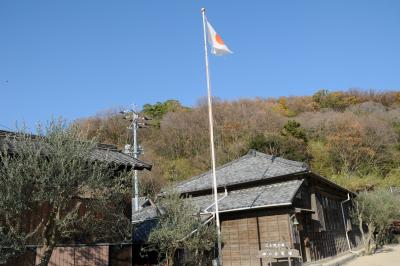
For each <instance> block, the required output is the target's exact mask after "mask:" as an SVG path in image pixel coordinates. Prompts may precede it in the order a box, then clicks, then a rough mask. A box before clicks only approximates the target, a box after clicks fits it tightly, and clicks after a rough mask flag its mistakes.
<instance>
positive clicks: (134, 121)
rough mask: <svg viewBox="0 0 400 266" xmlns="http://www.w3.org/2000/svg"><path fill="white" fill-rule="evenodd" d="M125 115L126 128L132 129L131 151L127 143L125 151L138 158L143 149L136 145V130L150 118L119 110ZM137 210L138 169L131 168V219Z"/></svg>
mask: <svg viewBox="0 0 400 266" xmlns="http://www.w3.org/2000/svg"><path fill="white" fill-rule="evenodd" d="M120 113H121V114H123V115H125V116H124V119H127V120H129V121H130V122H131V125H130V126H129V127H128V129H131V130H132V142H133V151H131V148H132V147H131V146H130V145H129V144H128V145H126V146H125V151H124V152H125V153H127V154H130V155H133V157H134V158H135V159H138V157H139V155H140V154H143V149H142V148H141V147H140V146H139V145H138V142H137V130H138V129H139V128H143V127H147V125H148V124H147V123H144V122H142V120H150V119H149V118H147V117H145V116H140V115H139V113H138V112H137V111H136V110H134V109H129V110H125V111H122V112H120ZM137 210H139V180H138V171H137V170H133V176H132V221H133V214H134V212H135V211H137Z"/></svg>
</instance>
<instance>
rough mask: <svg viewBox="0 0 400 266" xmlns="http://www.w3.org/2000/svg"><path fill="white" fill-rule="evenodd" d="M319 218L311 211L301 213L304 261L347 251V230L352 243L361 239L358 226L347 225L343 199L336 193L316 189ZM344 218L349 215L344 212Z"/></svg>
mask: <svg viewBox="0 0 400 266" xmlns="http://www.w3.org/2000/svg"><path fill="white" fill-rule="evenodd" d="M315 198H316V200H317V201H318V202H319V203H318V204H317V205H319V206H320V207H319V208H318V215H319V216H320V218H319V220H316V218H315V217H316V216H318V215H313V214H310V213H307V214H302V215H299V216H298V219H299V222H300V224H301V227H300V228H301V230H300V237H301V245H302V250H303V254H304V260H305V261H315V260H320V259H323V258H326V257H331V256H335V255H338V254H340V253H342V252H345V251H348V250H349V247H348V243H347V238H346V230H348V234H349V239H350V242H351V244H352V247H355V246H357V245H358V244H359V243H360V241H359V240H360V239H359V237H358V233H357V232H358V231H357V229H356V228H355V227H354V226H352V228H350V229H349V228H347V225H346V227H345V223H344V221H343V214H342V210H341V201H343V199H341V198H339V197H336V196H335V195H332V194H328V193H324V192H322V191H319V192H316V197H315ZM345 219H346V221H347V219H350V217H348V214H346V213H345Z"/></svg>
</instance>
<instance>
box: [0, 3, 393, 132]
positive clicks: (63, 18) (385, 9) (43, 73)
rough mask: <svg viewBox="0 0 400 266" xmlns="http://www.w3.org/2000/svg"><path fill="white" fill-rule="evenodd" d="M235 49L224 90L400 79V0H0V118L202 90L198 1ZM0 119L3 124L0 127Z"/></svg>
mask: <svg viewBox="0 0 400 266" xmlns="http://www.w3.org/2000/svg"><path fill="white" fill-rule="evenodd" d="M201 7H206V8H207V14H208V18H209V21H210V22H211V23H212V25H213V26H214V28H215V29H216V30H217V32H218V33H219V34H220V35H221V36H222V38H223V39H224V41H225V42H226V43H227V44H228V46H229V47H230V48H231V50H233V51H234V54H233V55H230V56H226V57H213V58H210V64H211V69H210V70H211V79H212V86H213V94H214V96H218V97H220V98H222V99H239V98H253V97H257V96H259V97H270V96H273V97H276V96H290V95H311V94H313V93H314V92H315V91H317V90H319V89H321V88H326V89H329V90H346V89H348V88H363V89H378V90H392V89H398V88H399V87H400V75H399V73H400V54H399V49H400V33H399V29H400V27H399V26H400V15H399V14H400V1H396V0H393V1H384V0H379V1H365V0H362V1H357V0H352V1H348V0H330V1H328V0H326V1H321V0H315V1H313V0H303V1H301V0H292V1H289V0H269V1H267V0H258V1H215V0H214V1H212V0H210V1H200V0H180V1H178V0H176V1H166V0H165V1H164V0H163V1H161V0H158V1H156V0H142V1H139V0H135V1H132V0H126V1H100V0H93V1H89V0H86V1H81V0H75V1H72V0H68V1H67V0H65V1H55V0H49V1H41V0H38V1H28V0H27V1H19V0H2V1H0V34H1V37H0V92H1V94H0V124H1V125H2V126H7V127H9V128H14V127H15V123H16V121H18V122H19V123H23V122H24V123H26V124H27V125H28V127H30V128H31V129H32V128H33V127H34V125H35V123H36V122H38V121H42V122H45V121H46V120H49V119H50V118H51V117H52V116H55V117H58V116H62V117H64V118H66V119H68V120H73V119H76V118H79V117H85V116H90V115H94V114H95V113H96V112H98V111H101V110H104V109H109V108H114V107H118V106H128V105H130V104H131V103H136V104H137V105H139V106H140V105H143V104H145V103H155V102H157V101H164V100H167V99H178V100H179V101H181V102H182V103H183V104H185V105H189V106H192V105H195V104H196V102H197V100H198V99H199V98H201V97H204V96H205V95H206V86H205V85H206V84H205V72H204V54H203V39H202V38H203V35H202V21H201V13H200V8H201ZM2 126H0V128H1V127H2Z"/></svg>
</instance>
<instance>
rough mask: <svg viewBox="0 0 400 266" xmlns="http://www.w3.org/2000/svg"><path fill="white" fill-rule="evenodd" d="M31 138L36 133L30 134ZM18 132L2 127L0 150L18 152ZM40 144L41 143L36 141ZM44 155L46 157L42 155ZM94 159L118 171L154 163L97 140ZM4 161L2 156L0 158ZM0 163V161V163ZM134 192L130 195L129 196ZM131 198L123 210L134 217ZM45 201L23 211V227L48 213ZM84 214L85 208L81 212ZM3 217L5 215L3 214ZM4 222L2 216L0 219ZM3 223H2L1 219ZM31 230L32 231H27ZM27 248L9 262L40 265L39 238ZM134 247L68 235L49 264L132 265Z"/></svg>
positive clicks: (59, 265) (149, 166) (37, 222)
mask: <svg viewBox="0 0 400 266" xmlns="http://www.w3.org/2000/svg"><path fill="white" fill-rule="evenodd" d="M29 136H30V137H31V138H32V139H36V138H37V136H35V135H29ZM19 137H20V134H19V133H15V132H10V131H4V130H0V152H7V153H8V154H9V155H17V154H16V150H15V148H14V147H13V145H12V141H11V140H12V139H14V140H16V141H18V140H19ZM37 145H38V147H39V145H42V144H41V143H40V141H37ZM43 158H44V159H45V157H43ZM90 159H91V160H93V161H100V162H104V163H106V164H109V165H113V166H115V169H116V172H115V174H117V172H118V171H125V170H127V171H132V170H145V169H146V170H149V171H150V170H151V168H152V165H151V164H148V163H146V162H143V161H141V160H138V159H136V158H134V157H133V156H130V155H128V154H125V153H123V152H121V151H120V150H118V149H117V147H116V146H113V145H108V144H100V143H99V144H97V145H96V146H95V147H94V148H93V150H92V151H91V153H90ZM0 163H1V159H0ZM0 166H1V165H0ZM130 196H131V195H127V197H130ZM89 199H92V196H91V195H82V197H80V198H79V199H73V200H83V201H85V200H86V201H87V200H89ZM130 205H131V199H130V198H129V199H127V200H126V204H125V206H126V208H125V210H124V214H125V215H126V217H131V206H130ZM46 206H47V205H46V204H43V205H42V206H38V207H37V208H35V209H33V210H32V211H30V212H26V213H24V214H23V223H22V226H21V228H22V229H21V231H23V232H24V231H25V230H29V229H30V228H35V227H36V226H37V225H38V224H39V223H40V221H41V220H42V218H43V217H48V214H49V209H48V208H47V207H46ZM79 215H84V209H83V208H82V211H80V212H79ZM0 219H2V217H0ZM0 222H1V220H0ZM0 225H1V223H0ZM28 232H29V231H28ZM26 246H27V251H26V252H25V253H24V254H22V255H21V256H19V257H16V258H12V259H10V260H9V261H8V262H7V264H6V265H7V266H8V265H9V266H14V265H18V266H19V265H24V266H25V265H28V266H29V265H32V266H33V265H38V264H39V262H40V259H41V256H42V254H43V250H42V249H41V248H40V246H38V245H37V243H36V239H32V240H31V241H30V242H29V243H27V245H26ZM131 257H132V247H131V243H92V242H87V241H86V240H85V238H82V239H81V238H79V239H65V243H64V242H63V243H58V245H57V247H56V248H54V250H53V254H52V256H51V258H50V262H49V265H55V266H64V265H65V266H67V265H68V266H70V265H120V266H122V265H131Z"/></svg>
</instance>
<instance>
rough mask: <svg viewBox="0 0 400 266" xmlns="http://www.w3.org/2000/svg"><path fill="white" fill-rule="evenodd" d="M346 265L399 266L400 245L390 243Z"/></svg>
mask: <svg viewBox="0 0 400 266" xmlns="http://www.w3.org/2000/svg"><path fill="white" fill-rule="evenodd" d="M345 265H346V266H399V265H400V245H390V246H386V247H384V248H383V249H381V250H379V251H378V252H377V253H375V254H373V255H370V256H362V257H358V258H356V259H354V260H352V261H350V262H348V263H346V264H345Z"/></svg>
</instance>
